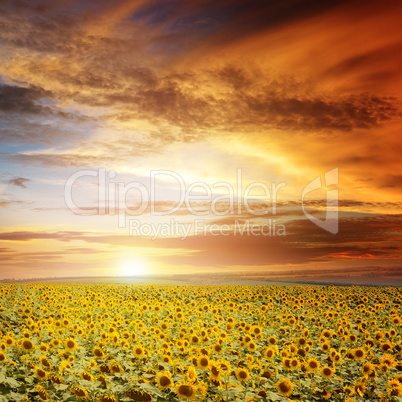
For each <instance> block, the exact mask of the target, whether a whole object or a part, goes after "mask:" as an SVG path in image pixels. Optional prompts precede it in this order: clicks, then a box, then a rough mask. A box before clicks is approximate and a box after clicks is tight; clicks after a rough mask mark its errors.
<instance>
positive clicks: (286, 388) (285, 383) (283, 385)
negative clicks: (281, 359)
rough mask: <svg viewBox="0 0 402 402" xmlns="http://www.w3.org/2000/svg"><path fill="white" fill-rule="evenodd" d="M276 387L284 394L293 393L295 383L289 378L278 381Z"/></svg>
mask: <svg viewBox="0 0 402 402" xmlns="http://www.w3.org/2000/svg"><path fill="white" fill-rule="evenodd" d="M275 387H276V389H277V390H278V392H279V394H280V395H282V396H290V395H292V393H293V388H294V386H293V384H292V383H291V382H290V381H289V380H288V379H287V378H284V379H282V380H280V381H278V382H277V383H276V384H275Z"/></svg>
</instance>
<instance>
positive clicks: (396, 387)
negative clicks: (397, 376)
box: [387, 380, 402, 396]
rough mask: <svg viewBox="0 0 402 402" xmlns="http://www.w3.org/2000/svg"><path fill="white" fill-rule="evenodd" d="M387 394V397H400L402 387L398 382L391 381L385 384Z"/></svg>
mask: <svg viewBox="0 0 402 402" xmlns="http://www.w3.org/2000/svg"><path fill="white" fill-rule="evenodd" d="M387 394H388V395H389V396H402V385H401V383H400V382H399V381H398V380H391V381H388V383H387Z"/></svg>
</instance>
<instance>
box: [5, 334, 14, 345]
mask: <svg viewBox="0 0 402 402" xmlns="http://www.w3.org/2000/svg"><path fill="white" fill-rule="evenodd" d="M4 343H5V344H6V345H7V346H8V347H9V346H13V345H14V343H15V340H14V338H13V337H12V336H6V338H5V339H4Z"/></svg>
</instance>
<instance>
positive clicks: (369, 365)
mask: <svg viewBox="0 0 402 402" xmlns="http://www.w3.org/2000/svg"><path fill="white" fill-rule="evenodd" d="M374 369H375V366H374V364H372V363H370V362H366V363H364V364H363V367H362V372H363V375H369V374H371V373H372V372H373V370H374Z"/></svg>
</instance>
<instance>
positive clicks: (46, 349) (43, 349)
mask: <svg viewBox="0 0 402 402" xmlns="http://www.w3.org/2000/svg"><path fill="white" fill-rule="evenodd" d="M39 350H40V351H41V352H44V353H46V352H47V351H48V350H49V346H48V345H47V344H46V343H41V344H40V345H39Z"/></svg>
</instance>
